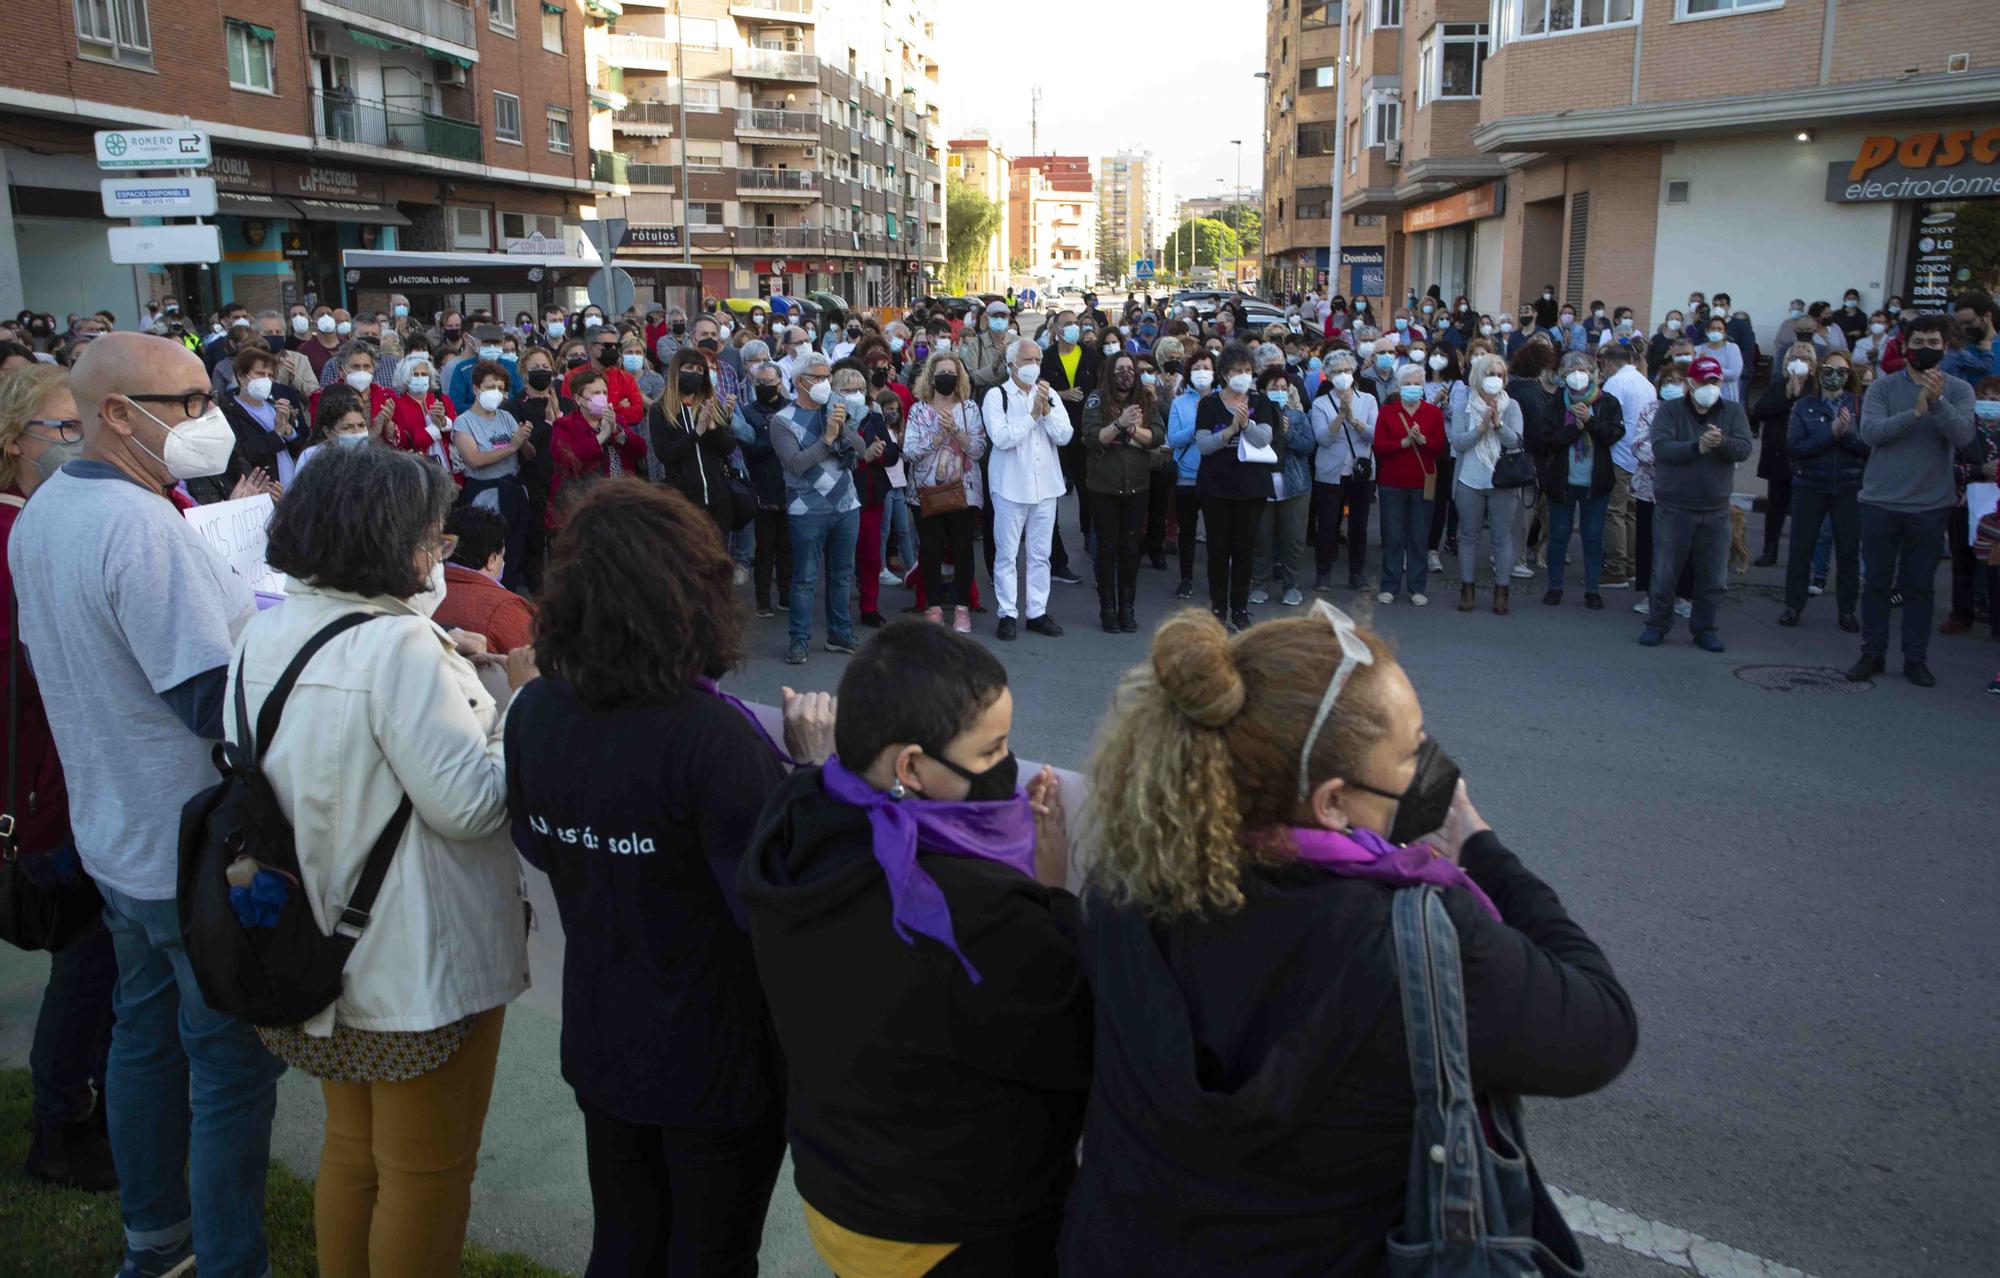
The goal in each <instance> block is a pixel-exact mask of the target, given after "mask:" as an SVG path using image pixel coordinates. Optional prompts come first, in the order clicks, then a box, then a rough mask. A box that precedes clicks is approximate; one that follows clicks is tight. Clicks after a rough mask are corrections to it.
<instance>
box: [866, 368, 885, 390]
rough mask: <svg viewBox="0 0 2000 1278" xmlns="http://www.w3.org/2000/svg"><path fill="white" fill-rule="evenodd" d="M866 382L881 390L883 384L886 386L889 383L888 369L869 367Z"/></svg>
mask: <svg viewBox="0 0 2000 1278" xmlns="http://www.w3.org/2000/svg"><path fill="white" fill-rule="evenodd" d="M868 384H869V385H870V386H873V387H874V388H875V389H876V390H881V389H882V388H883V387H884V386H887V385H888V384H889V370H888V369H886V368H871V369H869V370H868Z"/></svg>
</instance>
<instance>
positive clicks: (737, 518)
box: [723, 466, 757, 532]
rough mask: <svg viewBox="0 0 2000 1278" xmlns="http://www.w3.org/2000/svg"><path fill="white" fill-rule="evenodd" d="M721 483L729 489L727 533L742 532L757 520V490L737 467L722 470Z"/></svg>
mask: <svg viewBox="0 0 2000 1278" xmlns="http://www.w3.org/2000/svg"><path fill="white" fill-rule="evenodd" d="M723 482H724V483H725V484H727V485H728V487H729V531H731V532H742V531H743V530H744V529H745V528H748V527H749V526H750V524H751V522H752V521H753V520H755V519H756V518H757V490H756V489H754V488H752V487H751V486H750V476H748V475H746V474H744V473H743V470H742V468H741V467H739V466H730V467H728V468H727V469H726V470H724V471H723Z"/></svg>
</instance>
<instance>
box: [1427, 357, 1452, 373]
mask: <svg viewBox="0 0 2000 1278" xmlns="http://www.w3.org/2000/svg"><path fill="white" fill-rule="evenodd" d="M1426 362H1427V363H1428V364H1429V365H1430V368H1431V371H1432V372H1433V373H1435V372H1439V371H1442V370H1443V368H1444V366H1445V365H1446V364H1448V363H1450V361H1449V360H1447V359H1446V358H1445V357H1444V356H1442V355H1433V356H1431V357H1430V359H1429V360H1427V361H1426Z"/></svg>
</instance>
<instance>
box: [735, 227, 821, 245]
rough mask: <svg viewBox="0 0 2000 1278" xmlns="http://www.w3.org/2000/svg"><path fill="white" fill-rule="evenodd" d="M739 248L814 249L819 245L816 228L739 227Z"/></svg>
mask: <svg viewBox="0 0 2000 1278" xmlns="http://www.w3.org/2000/svg"><path fill="white" fill-rule="evenodd" d="M736 244H737V247H738V248H782V249H803V248H813V247H815V246H817V245H818V244H819V228H818V227H816V226H739V227H737V228H736Z"/></svg>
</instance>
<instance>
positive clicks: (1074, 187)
mask: <svg viewBox="0 0 2000 1278" xmlns="http://www.w3.org/2000/svg"><path fill="white" fill-rule="evenodd" d="M1007 217H1008V221H1009V223H1010V231H1009V234H1010V235H1012V237H1013V241H1014V244H1013V249H1014V260H1015V261H1017V262H1023V263H1025V264H1026V271H1027V274H1028V276H1029V277H1030V278H1031V279H1033V280H1034V281H1035V282H1036V283H1039V284H1043V285H1047V286H1050V287H1053V288H1090V287H1093V286H1094V285H1096V283H1097V279H1098V261H1097V184H1096V181H1095V179H1094V177H1093V174H1092V170H1091V164H1090V159H1089V157H1087V156H1082V155H1022V156H1016V157H1015V159H1014V165H1013V171H1012V176H1011V187H1010V190H1009V195H1008V201H1007Z"/></svg>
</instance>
